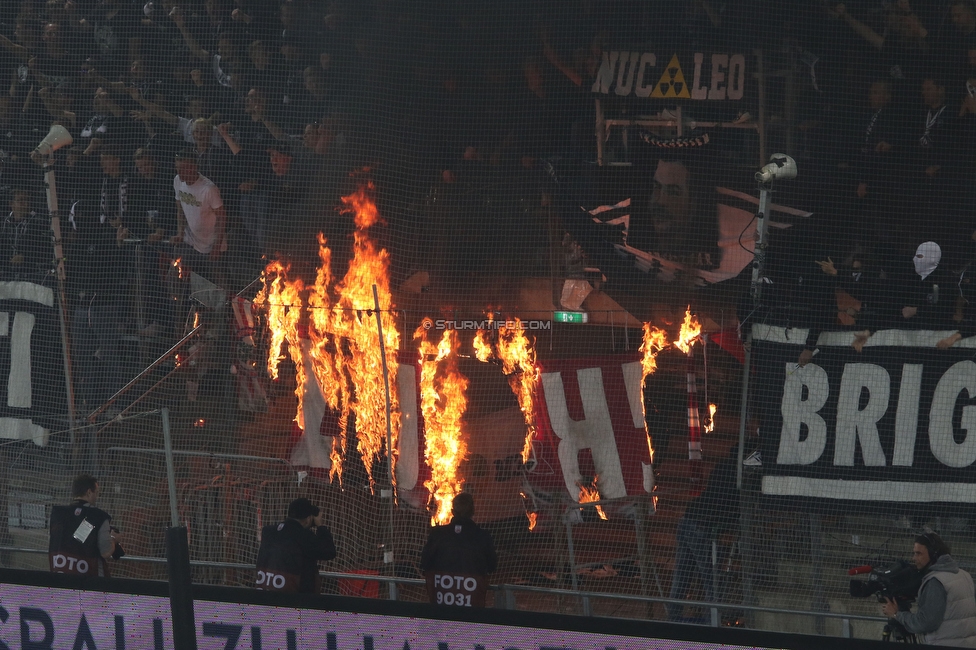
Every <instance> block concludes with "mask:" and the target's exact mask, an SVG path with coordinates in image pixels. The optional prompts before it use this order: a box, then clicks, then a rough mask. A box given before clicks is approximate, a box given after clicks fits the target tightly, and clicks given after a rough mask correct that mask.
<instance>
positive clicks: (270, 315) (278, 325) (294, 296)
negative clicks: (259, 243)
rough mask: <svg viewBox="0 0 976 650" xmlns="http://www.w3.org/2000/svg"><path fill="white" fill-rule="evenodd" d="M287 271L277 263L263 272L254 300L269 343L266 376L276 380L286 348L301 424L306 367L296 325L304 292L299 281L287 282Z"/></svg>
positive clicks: (297, 416)
mask: <svg viewBox="0 0 976 650" xmlns="http://www.w3.org/2000/svg"><path fill="white" fill-rule="evenodd" d="M288 271H289V268H288V267H287V266H285V265H283V264H281V263H280V262H271V263H270V264H268V266H267V268H266V269H265V271H264V287H263V288H262V289H261V291H259V292H258V294H257V296H255V297H254V304H255V305H256V306H261V305H263V306H264V307H265V309H266V313H267V316H266V318H267V323H268V330H269V331H270V332H271V341H270V342H269V344H268V372H269V373H270V374H271V376H272V378H274V379H277V378H278V365H279V364H280V363H281V359H282V348H283V347H284V345H285V343H287V344H288V354H289V356H290V357H291V360H292V362H293V363H294V364H295V395H296V396H297V397H298V410H297V411H296V413H295V421H296V422H298V423H299V425H300V426H301V425H303V423H304V411H303V408H302V406H303V404H302V398H303V397H304V394H305V364H304V363H303V361H302V347H301V341H300V340H299V336H298V325H299V323H300V321H301V318H302V307H303V300H302V292H303V291H304V289H305V286H304V283H303V282H302V280H301V278H297V279H295V280H289V279H288Z"/></svg>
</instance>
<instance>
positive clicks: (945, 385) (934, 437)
mask: <svg viewBox="0 0 976 650" xmlns="http://www.w3.org/2000/svg"><path fill="white" fill-rule="evenodd" d="M964 390H965V391H966V392H967V393H968V394H969V397H970V398H973V397H976V363H973V362H972V361H960V362H959V363H957V364H954V365H953V366H952V367H951V368H949V369H948V370H947V371H946V372H945V374H943V375H942V378H941V379H939V384H938V385H937V386H936V387H935V393H934V394H933V395H932V409H931V410H930V411H929V447H930V448H931V449H932V455H933V456H935V457H936V458H937V459H938V460H939V462H941V463H943V464H944V465H947V466H949V467H968V466H970V465H972V464H973V461H976V406H974V405H967V406H964V407H963V409H962V422H961V428H962V429H963V430H964V431H965V432H966V437H965V438H964V439H963V441H962V442H960V443H957V442H956V441H955V438H954V437H953V433H952V414H953V413H954V412H955V410H956V401H957V400H958V399H959V394H960V393H961V392H962V391H964Z"/></svg>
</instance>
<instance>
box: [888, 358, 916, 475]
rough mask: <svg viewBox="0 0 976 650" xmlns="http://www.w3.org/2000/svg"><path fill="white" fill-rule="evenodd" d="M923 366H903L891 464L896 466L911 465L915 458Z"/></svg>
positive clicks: (908, 364)
mask: <svg viewBox="0 0 976 650" xmlns="http://www.w3.org/2000/svg"><path fill="white" fill-rule="evenodd" d="M922 367H923V366H922V364H920V363H906V364H905V365H903V366H902V368H901V385H900V386H899V387H898V408H897V409H896V411H895V452H894V454H892V456H891V464H892V465H893V466H895V467H911V466H912V462H913V461H914V460H915V436H916V434H917V431H918V401H919V399H920V398H921V396H922Z"/></svg>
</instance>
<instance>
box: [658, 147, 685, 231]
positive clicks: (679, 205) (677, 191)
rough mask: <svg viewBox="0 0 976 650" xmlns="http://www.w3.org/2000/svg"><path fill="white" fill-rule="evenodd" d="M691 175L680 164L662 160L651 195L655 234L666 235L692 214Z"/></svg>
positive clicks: (659, 163)
mask: <svg viewBox="0 0 976 650" xmlns="http://www.w3.org/2000/svg"><path fill="white" fill-rule="evenodd" d="M692 207H693V206H692V201H691V187H690V174H689V173H688V168H687V167H685V166H684V164H683V163H680V162H668V161H666V160H661V161H659V162H658V164H657V169H656V170H655V172H654V191H653V193H652V194H651V218H652V220H653V223H654V232H655V233H657V234H658V235H664V234H666V233H668V232H670V231H671V230H672V229H673V228H675V227H676V226H677V225H679V224H681V223H685V222H686V221H688V219H690V218H691V214H692Z"/></svg>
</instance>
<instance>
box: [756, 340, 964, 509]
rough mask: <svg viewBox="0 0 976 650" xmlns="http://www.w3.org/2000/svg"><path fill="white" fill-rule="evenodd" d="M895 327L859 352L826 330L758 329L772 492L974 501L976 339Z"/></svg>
mask: <svg viewBox="0 0 976 650" xmlns="http://www.w3.org/2000/svg"><path fill="white" fill-rule="evenodd" d="M951 333H952V332H931V331H901V330H886V331H879V332H877V333H875V334H874V335H873V336H872V337H871V338H870V339H869V341H868V343H867V345H866V346H865V347H864V349H863V351H862V352H860V353H858V352H856V351H855V350H854V349H853V348H852V347H851V343H852V342H853V340H854V334H853V333H852V332H825V333H823V334H821V335H820V337H819V340H818V342H817V350H818V352H817V354H816V356H815V357H814V359H813V361H812V362H811V363H809V364H808V365H806V366H804V367H799V366H798V364H797V359H798V357H799V354H800V352H801V351H802V350H803V344H804V341H805V339H806V337H807V330H801V329H784V328H782V327H773V326H766V325H756V326H755V327H754V328H753V345H754V348H753V351H754V355H755V361H756V365H755V368H756V374H755V375H754V377H755V381H756V384H755V385H754V387H753V389H752V390H751V392H752V393H753V394H754V399H753V400H752V403H753V404H754V405H755V407H756V408H758V409H759V417H760V431H759V433H760V438H761V444H762V459H763V465H762V472H763V478H762V491H763V494H766V495H770V496H780V497H808V498H815V499H819V500H824V499H827V500H843V501H861V502H897V503H903V504H907V503H949V504H951V503H973V502H976V472H973V463H974V461H976V360H974V350H976V340H974V339H965V340H963V341H960V342H959V343H957V344H956V346H954V347H953V348H951V349H948V350H940V349H938V348H937V347H936V343H938V341H940V340H941V339H943V338H945V337H947V336H948V335H949V334H951Z"/></svg>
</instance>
